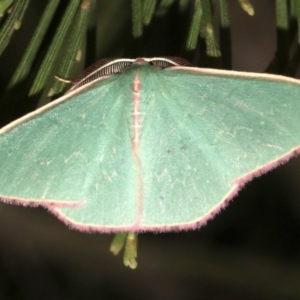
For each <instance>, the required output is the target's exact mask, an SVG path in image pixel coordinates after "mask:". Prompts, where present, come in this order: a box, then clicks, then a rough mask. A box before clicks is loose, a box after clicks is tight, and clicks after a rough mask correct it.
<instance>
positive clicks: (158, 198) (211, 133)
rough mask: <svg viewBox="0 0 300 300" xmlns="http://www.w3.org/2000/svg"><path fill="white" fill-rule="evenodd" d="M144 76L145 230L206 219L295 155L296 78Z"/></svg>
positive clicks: (299, 138) (299, 132) (170, 72)
mask: <svg viewBox="0 0 300 300" xmlns="http://www.w3.org/2000/svg"><path fill="white" fill-rule="evenodd" d="M205 72H207V73H205ZM142 75H143V76H141V82H142V87H141V89H142V97H141V98H142V101H144V103H145V106H144V110H142V113H143V115H144V119H143V123H142V137H141V143H140V151H139V154H140V157H141V162H142V169H143V184H144V197H143V218H142V224H141V227H142V228H157V230H160V229H161V230H168V229H171V228H173V229H176V228H191V227H195V226H196V225H199V224H201V223H204V222H205V221H206V220H207V219H208V218H209V217H211V216H212V215H213V214H214V213H216V212H217V211H218V210H219V209H220V208H221V207H222V206H224V204H225V203H226V200H228V199H230V198H232V197H233V196H234V195H235V194H236V192H237V191H238V189H239V187H240V186H242V185H243V184H244V183H245V182H246V181H248V180H250V179H251V178H252V177H253V176H257V175H259V174H261V173H263V172H266V171H267V170H269V169H270V168H272V167H275V166H276V165H277V164H279V163H280V162H283V161H285V160H287V159H288V158H289V157H290V156H292V155H294V154H296V152H299V151H298V149H296V148H297V147H299V145H300V85H299V82H298V81H296V80H292V79H291V80H289V79H287V78H285V77H279V76H272V75H271V76H268V75H255V74H247V73H238V72H225V71H223V72H222V71H218V70H215V71H212V70H207V71H205V70H203V69H202V70H201V69H197V68H183V67H182V68H177V69H176V68H174V69H171V68H170V69H165V70H162V71H156V70H152V69H149V68H148V69H145V71H144V73H143V74H142Z"/></svg>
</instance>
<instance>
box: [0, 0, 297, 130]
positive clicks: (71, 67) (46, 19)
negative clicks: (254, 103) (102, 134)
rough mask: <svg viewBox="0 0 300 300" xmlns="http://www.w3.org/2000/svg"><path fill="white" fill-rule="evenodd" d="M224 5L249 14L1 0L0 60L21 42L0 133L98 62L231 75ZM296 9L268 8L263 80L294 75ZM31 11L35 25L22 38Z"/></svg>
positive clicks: (160, 5) (4, 90) (214, 6)
mask: <svg viewBox="0 0 300 300" xmlns="http://www.w3.org/2000/svg"><path fill="white" fill-rule="evenodd" d="M232 1H237V2H238V3H239V4H240V7H241V9H243V10H244V11H245V12H246V13H247V14H248V15H247V14H245V18H248V17H251V16H253V15H254V14H255V10H254V8H253V6H252V4H251V2H250V1H249V0H231V1H229V2H228V1H225V0H214V1H213V0H180V1H179V0H178V1H175V0H160V1H158V0H132V1H131V3H129V1H120V0H114V1H110V2H107V1H101V0H98V1H96V0H70V1H59V0H49V1H43V2H42V3H37V0H26V1H25V0H14V1H7V0H1V1H0V15H2V18H1V23H0V25H1V28H0V30H1V31H0V53H3V52H5V50H6V51H11V49H10V48H9V42H10V40H11V39H12V37H13V35H14V34H15V33H16V31H22V30H23V27H25V28H24V35H26V37H25V39H26V41H24V43H22V50H23V51H22V52H21V53H20V57H17V58H14V59H16V60H17V61H18V63H17V64H15V65H13V68H12V69H10V72H9V75H10V76H11V77H10V78H9V81H8V82H5V83H4V84H1V89H0V92H1V98H0V99H1V100H0V107H1V110H0V120H1V123H0V125H4V124H7V123H8V122H9V121H11V120H12V119H15V118H17V117H19V116H21V115H23V114H25V113H27V112H29V111H31V110H33V109H35V108H36V107H39V106H42V105H44V104H46V103H48V102H49V101H51V100H52V99H55V98H57V97H58V96H60V95H62V94H63V93H64V92H65V91H66V89H67V88H68V87H69V83H70V82H71V81H72V80H74V78H76V76H78V74H79V73H80V72H81V71H82V69H83V68H84V67H87V66H88V65H89V64H91V63H93V62H95V61H97V60H98V59H100V58H103V57H136V56H162V55H164V56H180V57H184V58H186V59H187V60H190V61H191V62H192V63H193V64H194V65H198V66H204V67H207V66H209V67H218V68H225V69H231V68H232V63H231V37H230V26H231V25H230V17H229V12H228V4H229V3H230V2H232ZM299 6H300V4H299V1H295V0H291V1H284V0H279V1H276V11H277V14H276V17H277V34H278V49H277V54H276V56H275V57H274V60H273V61H272V63H271V64H270V66H269V68H268V72H273V73H281V74H287V75H291V76H292V75H294V73H295V66H296V65H297V63H298V60H299V53H298V52H299V51H298V47H296V48H297V49H296V51H295V47H294V48H293V49H292V50H291V46H292V45H294V41H295V39H296V38H297V36H298V35H299V34H298V35H297V32H298V30H297V26H298V23H299V15H300V13H298V11H299V10H300V8H299ZM35 9H39V18H36V17H35V20H34V22H33V30H31V31H27V30H26V29H27V28H26V23H28V22H30V21H31V20H30V14H31V13H32V12H34V11H35ZM26 18H27V19H26ZM25 30H26V31H25ZM22 32H23V31H22ZM218 36H219V42H218V41H217V37H218ZM19 47H20V46H19ZM291 51H292V55H291V54H290V53H291ZM290 57H291V59H289V58H290ZM11 72H12V73H11ZM19 99H22V100H19Z"/></svg>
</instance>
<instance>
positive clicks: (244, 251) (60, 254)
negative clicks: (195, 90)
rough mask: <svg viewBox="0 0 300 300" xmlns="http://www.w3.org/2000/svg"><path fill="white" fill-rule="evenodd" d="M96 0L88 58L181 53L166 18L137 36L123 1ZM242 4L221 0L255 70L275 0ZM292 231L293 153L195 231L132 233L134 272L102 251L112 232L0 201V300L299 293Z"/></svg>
mask: <svg viewBox="0 0 300 300" xmlns="http://www.w3.org/2000/svg"><path fill="white" fill-rule="evenodd" d="M41 2H43V1H32V3H31V4H30V9H29V10H28V11H27V13H26V16H25V19H24V23H23V26H22V27H21V29H20V30H19V31H17V32H16V33H15V34H14V36H13V39H12V41H11V43H10V45H9V47H8V48H7V49H6V50H5V52H4V54H3V55H2V57H0V70H1V72H0V73H1V74H0V82H1V83H2V84H1V85H2V86H4V85H5V84H6V83H7V81H8V80H9V77H10V76H11V74H12V72H13V68H14V67H15V65H14V64H15V63H16V62H17V61H18V60H19V59H20V56H21V54H22V53H23V51H24V49H25V44H26V43H27V40H28V38H27V35H28V34H29V35H30V32H32V30H33V29H34V26H35V24H36V23H35V22H36V21H37V20H38V19H37V18H38V16H39V14H40V11H41V9H42V8H43V5H42V3H41ZM98 2H99V3H100V2H102V3H101V5H99V9H98V11H97V12H96V15H97V18H98V19H99V22H98V24H99V26H98V32H97V40H96V41H95V45H96V48H95V49H97V50H95V56H97V58H99V59H100V58H104V57H127V56H128V57H135V56H150V57H151V56H159V55H179V56H180V55H181V54H182V53H183V54H184V56H185V57H188V56H189V54H187V53H184V51H183V50H182V46H180V43H181V42H180V41H176V37H178V36H179V37H180V36H181V34H183V33H182V29H181V28H177V27H176V24H177V23H176V22H177V21H176V20H173V19H172V18H171V17H170V16H169V17H168V18H166V19H159V18H158V19H157V20H154V21H153V23H152V24H151V25H150V26H149V28H148V29H146V31H145V36H144V37H143V39H142V40H139V41H136V40H134V39H133V38H132V36H131V10H130V9H131V8H130V1H122V0H121V1H117V0H114V1H100V0H99V1H98ZM251 2H252V3H253V5H254V8H255V16H254V17H250V16H248V15H247V14H246V13H245V12H244V11H242V9H241V8H240V7H239V5H238V1H235V0H230V1H229V4H230V19H231V40H232V68H233V70H239V71H252V72H264V71H265V70H266V69H267V68H268V66H269V64H270V62H271V61H272V59H273V58H274V55H275V52H276V23H275V1H272V0H268V1H267V0H265V1H260V0H256V1H254V0H253V1H251ZM109 3H111V4H109ZM112 3H113V4H112ZM215 21H216V23H218V18H217V17H216V20H215ZM172 22H173V23H172ZM163 24H164V25H163ZM87 53H89V51H88V52H87ZM94 59H95V58H94V57H92V56H90V57H88V58H87V61H88V63H92V62H93V60H94ZM208 65H209V62H208ZM299 235H300V158H299V157H298V158H295V159H292V160H291V161H290V162H289V163H287V164H286V165H284V166H281V167H280V168H277V169H276V170H273V171H272V172H269V173H268V174H266V175H263V176H261V177H260V178H257V179H255V180H254V181H253V182H250V183H249V184H247V185H246V187H245V188H244V189H243V190H242V191H241V192H240V193H239V195H238V196H237V197H236V198H235V199H234V200H233V201H232V202H231V203H230V204H229V206H228V207H227V208H226V209H225V210H223V211H222V212H221V213H220V214H219V215H217V216H216V217H215V218H214V219H213V220H211V221H209V222H208V224H207V225H206V226H205V227H203V228H201V229H199V230H196V231H190V232H177V233H168V234H155V233H147V234H141V235H139V249H138V264H139V265H138V268H137V269H136V270H134V271H133V270H131V269H129V268H126V267H124V266H123V264H122V255H119V256H118V257H113V255H112V254H111V253H110V252H109V250H108V249H109V245H110V242H111V239H112V236H111V235H105V234H96V233H93V234H85V233H80V232H76V231H73V230H70V229H69V228H67V227H66V226H65V225H64V224H62V223H60V222H59V221H58V220H57V219H56V218H55V217H53V216H52V215H50V214H49V213H47V212H46V211H45V210H44V209H42V208H35V209H33V208H25V207H17V206H11V205H6V204H0V299H1V300H2V299H118V298H120V299H208V300H210V299H231V300H235V299H300V285H299V282H300V243H299V242H300V236H299Z"/></svg>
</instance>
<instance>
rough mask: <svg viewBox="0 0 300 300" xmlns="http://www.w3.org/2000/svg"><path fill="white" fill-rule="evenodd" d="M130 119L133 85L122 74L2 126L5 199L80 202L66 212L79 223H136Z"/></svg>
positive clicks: (0, 192) (0, 180)
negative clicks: (119, 77)
mask: <svg viewBox="0 0 300 300" xmlns="http://www.w3.org/2000/svg"><path fill="white" fill-rule="evenodd" d="M69 98H70V99H69ZM130 118H131V87H130V85H128V84H126V83H124V82H122V81H120V80H119V79H118V75H116V76H112V77H109V78H106V79H103V80H100V81H99V82H98V83H94V84H92V85H90V86H89V87H88V88H86V89H82V90H81V91H80V92H75V93H71V94H70V95H67V96H65V97H63V98H62V99H61V100H58V101H56V102H55V103H52V104H50V105H48V106H46V107H44V108H42V109H40V110H38V111H36V112H34V113H33V114H31V115H28V116H26V117H25V118H22V119H20V120H18V121H17V122H15V123H12V124H10V125H9V126H7V127H4V128H3V129H2V130H1V135H0V166H1V172H0V197H1V198H2V199H4V200H5V199H12V200H15V201H20V202H22V203H24V204H26V203H37V204H40V205H44V206H48V207H49V208H50V209H52V210H55V209H56V208H55V207H60V206H68V205H69V206H70V205H78V207H76V208H75V207H73V208H72V209H65V210H66V211H68V212H69V215H68V216H64V215H63V216H62V217H63V218H64V217H66V218H67V219H69V221H74V222H75V223H77V222H79V223H85V224H86V225H88V224H93V223H97V224H102V225H103V224H105V225H113V226H119V225H120V224H122V225H130V224H132V223H134V221H135V219H136V205H135V197H136V196H135V192H136V188H135V180H136V178H135V170H134V164H133V161H132V160H133V159H132V154H131V136H130V134H131V132H130V124H129V122H130Z"/></svg>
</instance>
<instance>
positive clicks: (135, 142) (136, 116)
mask: <svg viewBox="0 0 300 300" xmlns="http://www.w3.org/2000/svg"><path fill="white" fill-rule="evenodd" d="M140 90H141V82H140V78H139V75H138V73H136V75H135V77H134V80H133V83H132V94H133V98H132V100H133V101H132V102H133V103H132V104H133V113H132V115H133V138H132V155H133V159H134V162H135V168H136V181H137V190H136V204H137V217H136V221H135V224H134V227H135V226H137V227H138V226H139V224H140V221H141V219H142V211H143V181H142V166H141V160H140V157H139V154H138V150H139V144H140V128H141V124H140V101H141V98H140Z"/></svg>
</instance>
